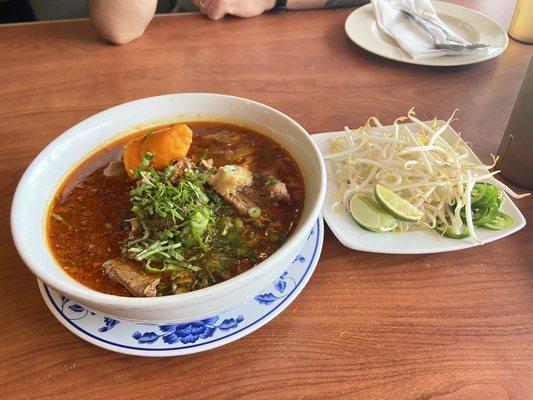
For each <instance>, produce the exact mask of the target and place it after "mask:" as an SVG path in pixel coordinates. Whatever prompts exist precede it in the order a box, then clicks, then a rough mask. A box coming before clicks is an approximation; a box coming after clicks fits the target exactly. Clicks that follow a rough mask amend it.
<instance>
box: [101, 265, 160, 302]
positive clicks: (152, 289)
mask: <svg viewBox="0 0 533 400" xmlns="http://www.w3.org/2000/svg"><path fill="white" fill-rule="evenodd" d="M102 268H103V269H104V272H105V273H106V274H107V275H108V276H109V277H110V278H111V279H112V280H114V281H115V282H118V283H120V284H121V285H122V286H124V287H125V288H126V290H127V291H128V292H130V293H131V294H132V295H133V296H135V297H154V296H155V295H156V286H157V284H158V283H159V281H160V279H161V278H160V277H159V276H155V275H154V276H150V275H146V274H143V273H142V272H141V271H140V270H139V266H138V265H136V264H134V263H129V262H126V261H123V260H121V259H114V260H109V261H106V262H105V263H103V264H102Z"/></svg>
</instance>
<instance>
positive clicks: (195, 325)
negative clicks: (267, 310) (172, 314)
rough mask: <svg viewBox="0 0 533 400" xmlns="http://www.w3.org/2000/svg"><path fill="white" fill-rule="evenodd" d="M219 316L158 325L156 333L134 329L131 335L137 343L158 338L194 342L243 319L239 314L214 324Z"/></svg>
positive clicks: (178, 341) (184, 342) (233, 325)
mask: <svg viewBox="0 0 533 400" xmlns="http://www.w3.org/2000/svg"><path fill="white" fill-rule="evenodd" d="M219 319H220V318H219V317H212V318H207V319H203V320H201V321H194V322H189V323H185V324H172V325H160V326H159V330H160V331H162V332H163V333H161V334H157V333H155V332H145V333H142V334H141V333H140V332H139V331H136V332H134V333H133V335H132V337H133V338H134V339H135V340H137V342H138V343H139V344H152V343H155V342H156V341H158V340H159V339H160V338H162V339H163V342H165V343H168V344H174V343H183V344H187V343H195V342H196V341H197V340H198V339H207V338H210V337H212V336H213V334H214V333H215V332H216V330H217V329H220V330H221V331H229V330H230V329H233V328H236V327H237V326H239V323H241V322H242V321H244V317H243V316H242V315H239V316H238V317H237V318H228V319H225V320H224V321H222V322H221V323H220V324H218V325H216V322H218V320H219Z"/></svg>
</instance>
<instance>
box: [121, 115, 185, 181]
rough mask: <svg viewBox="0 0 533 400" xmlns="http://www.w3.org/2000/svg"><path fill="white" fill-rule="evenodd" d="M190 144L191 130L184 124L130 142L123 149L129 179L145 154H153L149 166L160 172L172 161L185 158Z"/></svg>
mask: <svg viewBox="0 0 533 400" xmlns="http://www.w3.org/2000/svg"><path fill="white" fill-rule="evenodd" d="M191 143H192V130H191V129H190V128H189V127H188V126H187V125H186V124H177V125H173V126H170V127H167V128H163V129H159V130H157V131H155V132H152V133H149V134H147V135H145V136H143V137H140V138H136V139H132V140H130V141H129V142H128V143H127V144H126V146H125V147H124V165H125V166H126V171H127V172H128V175H130V177H131V176H132V175H133V174H132V171H135V170H137V169H138V168H139V166H140V165H141V162H142V160H143V158H144V156H145V154H146V153H148V152H150V153H153V155H154V157H153V158H152V159H151V160H150V165H152V166H153V167H154V168H155V169H158V170H162V169H164V168H165V167H166V166H167V165H168V164H170V163H171V162H172V161H176V160H180V159H183V158H185V156H186V155H187V152H188V151H189V147H190V146H191Z"/></svg>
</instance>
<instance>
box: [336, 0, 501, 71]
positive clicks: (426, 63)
mask: <svg viewBox="0 0 533 400" xmlns="http://www.w3.org/2000/svg"><path fill="white" fill-rule="evenodd" d="M432 4H433V6H434V7H435V11H436V12H437V14H439V9H440V8H442V7H444V8H446V7H451V8H452V9H453V8H457V9H462V10H466V12H469V13H473V14H477V15H479V16H481V17H483V18H485V19H486V20H488V21H490V22H491V23H492V24H494V25H495V26H496V27H497V28H498V30H499V31H500V33H501V34H502V38H504V41H505V44H504V45H503V46H502V47H500V48H499V49H498V50H497V51H495V52H493V53H491V54H489V55H485V56H483V57H480V58H477V59H470V60H464V61H460V57H456V56H453V57H454V58H456V59H457V60H459V61H458V62H455V63H450V64H442V63H438V60H439V59H441V58H442V57H433V58H426V59H419V60H415V59H412V58H409V57H408V56H405V57H403V58H402V57H396V56H393V55H390V54H387V53H386V52H384V51H380V50H379V49H377V50H376V49H373V48H370V47H369V46H366V45H365V44H364V43H362V42H361V41H360V40H358V38H357V37H356V36H355V35H352V34H350V29H349V23H350V22H351V20H353V19H354V18H357V17H359V14H361V13H363V12H365V11H367V10H368V9H369V8H372V7H373V6H372V3H368V4H365V5H364V6H361V7H358V8H357V9H355V10H354V11H352V12H351V13H350V14H349V15H348V17H347V18H346V20H345V22H344V31H345V33H346V35H347V36H348V38H349V39H350V40H351V41H352V42H353V43H355V44H356V45H357V46H359V47H360V48H362V49H363V50H365V51H368V52H369V53H372V54H375V55H377V56H380V57H383V58H386V59H389V60H393V61H397V62H401V63H406V64H413V65H423V66H428V67H458V66H464V65H471V64H478V63H480V62H483V61H488V60H491V59H493V58H496V57H498V56H499V55H500V54H502V53H503V52H504V51H505V50H506V49H507V47H508V46H509V36H508V35H507V32H506V31H505V29H503V27H502V26H501V25H500V24H499V23H497V22H496V21H495V20H494V19H493V18H491V17H489V16H488V15H487V14H485V13H482V12H481V11H477V10H474V9H472V8H469V7H465V6H462V5H459V4H455V3H448V2H443V1H436V0H434V1H432ZM370 28H371V26H368V30H369V32H370V31H371V29H370ZM398 48H399V47H398ZM400 50H401V49H400ZM402 51H403V50H402ZM432 61H433V62H432Z"/></svg>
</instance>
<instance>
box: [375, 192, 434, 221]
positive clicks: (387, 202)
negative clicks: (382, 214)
mask: <svg viewBox="0 0 533 400" xmlns="http://www.w3.org/2000/svg"><path fill="white" fill-rule="evenodd" d="M374 196H375V197H376V200H377V201H378V203H379V204H380V205H381V207H383V208H384V209H385V211H387V212H388V213H389V214H390V215H392V216H393V217H394V218H397V219H399V220H401V221H407V222H417V221H420V218H422V217H423V216H424V213H423V212H422V211H420V210H419V209H418V208H416V207H415V206H413V205H412V204H411V203H409V202H408V201H407V200H404V199H402V198H401V197H400V196H398V195H397V194H396V193H394V192H393V191H391V190H389V189H387V188H386V187H385V186H382V185H380V184H377V185H376V187H375V188H374Z"/></svg>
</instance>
